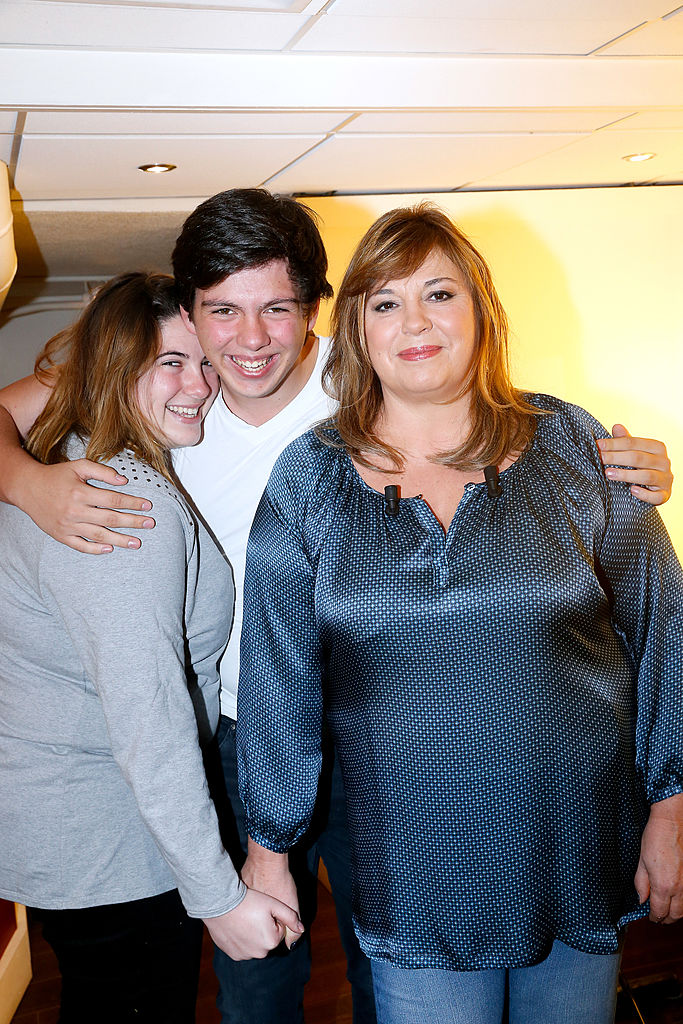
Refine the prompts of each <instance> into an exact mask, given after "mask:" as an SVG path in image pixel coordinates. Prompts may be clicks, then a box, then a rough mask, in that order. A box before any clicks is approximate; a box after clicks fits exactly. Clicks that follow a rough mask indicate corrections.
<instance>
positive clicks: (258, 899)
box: [204, 889, 304, 960]
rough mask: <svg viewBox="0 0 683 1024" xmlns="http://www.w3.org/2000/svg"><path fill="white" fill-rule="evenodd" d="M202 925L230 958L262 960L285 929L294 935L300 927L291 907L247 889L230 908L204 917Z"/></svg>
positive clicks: (283, 934) (277, 941)
mask: <svg viewBox="0 0 683 1024" xmlns="http://www.w3.org/2000/svg"><path fill="white" fill-rule="evenodd" d="M204 924H205V925H206V927H207V928H208V929H209V934H210V935H211V938H212V939H213V941H214V942H215V943H216V945H217V946H218V947H219V948H220V949H222V950H223V952H224V953H227V955H228V956H229V957H230V958H231V959H232V960H251V959H252V958H255V959H258V960H262V959H263V957H265V956H267V955H268V953H269V952H270V951H271V949H275V947H276V946H279V945H280V943H281V942H282V940H283V939H284V937H285V932H286V931H290V932H291V933H292V934H293V935H296V936H297V937H298V936H299V935H300V934H301V932H302V931H303V930H304V929H303V925H302V924H301V921H300V920H299V915H298V914H297V912H296V911H295V910H292V908H291V907H288V906H286V905H285V904H284V903H281V902H280V901H279V900H276V899H273V897H272V896H268V895H266V893H263V892H256V890H254V889H248V890H247V894H246V896H245V897H244V899H243V900H242V902H241V903H239V904H238V905H237V906H236V907H235V908H234V910H229V911H228V912H227V914H221V915H220V917H205V918H204Z"/></svg>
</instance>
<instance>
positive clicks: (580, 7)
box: [331, 0, 671, 25]
mask: <svg viewBox="0 0 683 1024" xmlns="http://www.w3.org/2000/svg"><path fill="white" fill-rule="evenodd" d="M472 7H473V5H472V4H471V3H469V2H465V0H335V3H334V4H333V6H332V8H331V13H333V14H335V15H336V14H342V15H347V14H358V15H361V16H363V15H365V14H367V13H368V12H371V13H372V14H374V15H378V16H379V17H397V18H423V17H424V18H453V19H458V20H460V19H462V18H464V17H466V16H467V14H469V12H470V11H471V10H472ZM511 7H513V8H514V12H515V16H516V17H517V18H524V19H533V20H537V21H552V20H555V19H556V18H557V14H558V8H556V7H554V6H553V5H551V4H549V3H548V0H515V3H514V4H511V3H510V0H477V3H476V5H475V8H476V12H477V17H478V18H482V19H486V20H491V21H501V20H504V19H506V18H509V17H510V8H511ZM566 7H567V9H570V10H571V13H572V16H573V17H574V18H577V19H581V20H585V19H603V18H604V19H608V18H624V19H626V20H627V21H629V22H630V23H631V24H634V25H637V24H638V23H639V22H641V21H646V20H647V19H648V18H660V17H661V16H662V15H663V14H666V13H667V12H668V11H670V10H671V3H670V2H667V0H571V3H570V4H568V5H566ZM560 10H561V8H560Z"/></svg>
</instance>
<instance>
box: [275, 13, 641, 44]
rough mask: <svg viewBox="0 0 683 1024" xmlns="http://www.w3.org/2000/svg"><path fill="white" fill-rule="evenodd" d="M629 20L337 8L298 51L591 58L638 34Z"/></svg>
mask: <svg viewBox="0 0 683 1024" xmlns="http://www.w3.org/2000/svg"><path fill="white" fill-rule="evenodd" d="M632 27H633V24H632V22H629V21H628V20H626V19H614V20H604V19H602V20H601V19H598V18H595V17H593V18H591V19H581V18H577V17H566V16H555V17H554V18H552V19H539V20H536V21H532V20H530V19H524V18H519V17H518V18H514V19H513V18H509V17H508V18H500V19H495V20H486V19H483V18H457V17H444V18H429V17H427V16H423V17H420V18H416V17H397V16H392V17H377V16H375V15H373V16H363V15H349V16H345V15H341V14H337V13H336V8H335V7H333V8H331V10H330V12H329V14H325V15H324V16H323V17H322V18H320V19H319V20H318V21H317V22H315V23H314V24H313V25H312V26H311V28H310V29H309V30H308V31H307V32H306V33H305V34H304V35H303V36H302V37H301V39H300V40H299V41H298V42H297V43H296V44H295V45H294V47H293V49H294V50H296V51H302V52H304V51H306V52H311V51H323V52H344V53H368V52H372V53H454V54H455V53H458V54H472V53H476V54H481V55H485V54H541V55H546V54H569V55H572V54H588V53H590V52H591V51H592V50H594V49H596V48H597V47H599V46H602V45H603V44H604V43H606V42H608V41H609V40H610V39H614V37H615V36H617V35H619V34H620V33H622V32H625V31H627V30H628V29H630V28H632Z"/></svg>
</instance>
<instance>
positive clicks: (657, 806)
mask: <svg viewBox="0 0 683 1024" xmlns="http://www.w3.org/2000/svg"><path fill="white" fill-rule="evenodd" d="M650 818H651V819H657V818H661V819H667V820H668V821H678V822H681V823H683V793H674V795H673V796H669V797H666V799H665V800H658V801H657V802H656V803H654V804H651V805H650Z"/></svg>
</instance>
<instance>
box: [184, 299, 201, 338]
mask: <svg viewBox="0 0 683 1024" xmlns="http://www.w3.org/2000/svg"><path fill="white" fill-rule="evenodd" d="M180 319H181V320H182V321H183V323H184V324H185V326H186V327H187V329H188V331H189V332H190V334H194V335H195V337H196V336H197V331H196V330H195V326H194V324H193V323H192V317H191V316H190V314H189V313H188V312H187V310H186V309H183V307H182V306H181V307H180Z"/></svg>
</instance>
